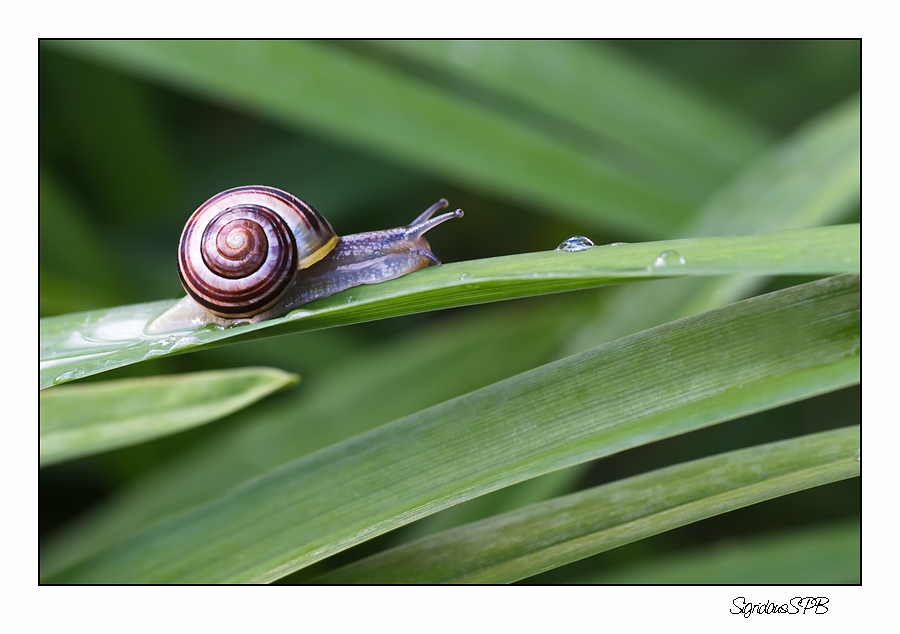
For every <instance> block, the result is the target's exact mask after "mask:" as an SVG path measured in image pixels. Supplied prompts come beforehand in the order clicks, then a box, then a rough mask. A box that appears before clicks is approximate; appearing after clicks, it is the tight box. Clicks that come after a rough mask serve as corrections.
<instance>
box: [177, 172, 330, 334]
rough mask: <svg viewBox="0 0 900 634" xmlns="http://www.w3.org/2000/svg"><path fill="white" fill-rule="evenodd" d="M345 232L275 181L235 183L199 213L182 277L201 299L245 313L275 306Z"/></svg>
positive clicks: (185, 244)
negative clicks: (300, 272)
mask: <svg viewBox="0 0 900 634" xmlns="http://www.w3.org/2000/svg"><path fill="white" fill-rule="evenodd" d="M337 243H338V237H337V235H336V234H335V232H334V229H332V228H331V225H330V224H328V221H327V220H325V218H323V217H322V215H321V214H320V213H319V212H318V211H316V210H315V209H314V208H313V207H312V206H311V205H309V204H308V203H306V202H304V201H302V200H300V199H299V198H297V197H296V196H293V195H291V194H289V193H287V192H285V191H282V190H280V189H275V188H274V187H262V186H250V187H236V188H234V189H229V190H227V191H224V192H221V193H219V194H216V195H215V196H213V197H212V198H210V199H209V200H207V201H206V202H205V203H203V204H202V205H200V207H199V208H198V209H197V211H195V212H194V213H193V215H192V216H191V217H190V219H189V220H188V222H187V224H186V225H185V227H184V232H183V233H182V234H181V241H180V243H179V245H178V275H179V277H180V278H181V284H182V285H183V286H184V290H185V291H187V293H188V295H190V296H191V297H192V298H193V299H194V301H196V302H197V303H198V304H200V305H201V306H203V307H204V308H206V309H207V310H209V311H210V312H211V313H214V314H216V315H219V316H222V317H227V318H241V317H249V316H251V315H255V314H257V313H260V312H262V311H265V310H266V309H268V308H270V307H272V306H274V305H275V304H276V303H277V302H278V300H280V299H281V298H282V296H284V294H285V293H286V292H287V290H288V289H289V288H290V286H291V284H292V283H293V281H294V276H295V274H296V272H297V270H299V269H304V268H307V267H309V266H311V265H313V264H315V263H316V262H318V261H319V260H321V259H322V258H323V257H325V256H326V255H328V253H329V252H331V250H332V249H334V247H335V246H336V245H337Z"/></svg>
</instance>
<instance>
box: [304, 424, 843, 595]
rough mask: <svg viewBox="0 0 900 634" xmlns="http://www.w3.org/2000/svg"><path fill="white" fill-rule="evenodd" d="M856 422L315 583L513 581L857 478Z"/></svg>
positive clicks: (393, 554) (535, 510) (599, 493)
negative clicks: (775, 499)
mask: <svg viewBox="0 0 900 634" xmlns="http://www.w3.org/2000/svg"><path fill="white" fill-rule="evenodd" d="M858 450H859V428H858V427H848V428H846V429H840V430H836V431H830V432H823V433H821V434H815V435H812V436H803V437H801V438H795V439H792V440H786V441H783V442H780V443H774V444H770V445H760V446H758V447H753V448H750V449H742V450H740V451H735V452H731V453H727V454H722V455H719V456H713V457H710V458H704V459H703V460H697V461H694V462H688V463H685V464H680V465H676V466H674V467H669V468H667V469H661V470H659V471H652V472H650V473H646V474H644V475H640V476H637V477H634V478H629V479H627V480H622V481H619V482H614V483H612V484H607V485H604V486H601V487H597V488H595V489H588V490H587V491H581V492H579V493H574V494H572V495H568V496H564V497H559V498H555V499H553V500H550V501H548V502H542V503H540V504H535V505H533V506H528V507H526V508H524V509H521V510H519V511H514V512H512V513H506V514H503V515H498V516H495V517H492V518H490V519H487V520H483V521H481V522H477V523H475V524H469V525H466V526H463V527H460V528H455V529H452V530H449V531H446V532H444V533H439V534H437V535H433V536H431V537H426V538H424V539H421V540H419V541H416V542H413V543H411V544H407V545H405V546H400V547H399V548H395V549H393V550H387V551H384V552H382V553H380V554H378V555H375V556H373V557H369V558H367V559H363V560H360V561H358V562H356V563H355V564H352V565H350V566H347V567H346V568H340V569H338V570H336V571H334V572H333V573H330V574H327V575H324V576H323V577H321V578H320V579H318V580H317V581H320V582H321V583H370V584H377V583H510V582H513V581H518V580H520V579H523V578H525V577H530V576H532V575H535V574H537V573H539V572H543V571H545V570H548V569H551V568H554V567H557V566H560V565H563V564H565V563H569V562H571V561H575V560H578V559H582V558H584V557H587V556H590V555H593V554H596V553H598V552H603V551H604V550H608V549H611V548H615V547H617V546H621V545H622V544H625V543H628V542H631V541H635V540H638V539H641V538H643V537H647V536H649V535H654V534H656V533H660V532H662V531H665V530H669V529H671V528H673V527H676V526H682V525H684V524H687V523H690V522H695V521H698V520H700V519H705V518H707V517H709V516H711V515H717V514H719V513H725V512H727V511H730V510H733V509H736V508H740V507H741V506H746V505H749V504H755V503H757V502H760V501H762V500H765V499H769V498H772V497H776V496H779V495H786V494H789V493H794V492H796V491H799V490H801V489H804V488H808V487H813V486H819V485H822V484H825V483H828V482H833V481H835V480H839V479H843V478H850V477H854V476H858V475H859V470H860V468H859V461H857V460H856V452H857V451H858Z"/></svg>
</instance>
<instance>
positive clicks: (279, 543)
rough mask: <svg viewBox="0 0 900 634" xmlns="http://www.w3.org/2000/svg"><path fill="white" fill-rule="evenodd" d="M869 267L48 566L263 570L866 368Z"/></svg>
mask: <svg viewBox="0 0 900 634" xmlns="http://www.w3.org/2000/svg"><path fill="white" fill-rule="evenodd" d="M859 293H860V290H859V276H857V275H842V276H838V277H834V278H827V279H823V280H819V281H817V282H812V283H809V284H804V285H802V286H797V287H794V288H790V289H786V290H783V291H778V292H775V293H771V294H769V295H765V296H761V297H757V298H753V299H750V300H746V301H743V302H739V303H737V304H733V305H730V306H727V307H725V308H722V309H719V310H716V311H711V312H709V313H704V314H702V315H697V316H694V317H690V318H687V319H684V320H681V321H678V322H673V323H671V324H666V325H664V326H660V327H658V328H655V329H652V330H648V331H644V332H642V333H638V334H637V335H634V336H631V337H627V338H625V339H622V340H619V341H616V342H613V343H611V344H608V345H606V346H601V347H600V348H597V349H594V350H590V351H587V352H585V353H582V354H579V355H575V356H573V357H569V358H566V359H564V360H562V361H559V362H557V363H553V364H550V365H547V366H543V367H541V368H538V369H536V370H532V371H530V372H526V373H525V374H521V375H519V376H517V377H513V378H512V379H508V380H506V381H503V382H500V383H497V384H495V385H492V386H490V387H487V388H484V389H481V390H478V391H475V392H472V393H470V394H467V395H465V396H462V397H460V398H457V399H453V400H451V401H448V402H446V403H444V404H442V405H438V406H436V407H432V408H429V409H427V410H424V411H421V412H418V413H417V414H413V415H411V416H408V417H405V418H403V419H400V420H398V421H395V422H394V423H391V424H388V425H385V426H383V427H380V428H378V429H376V430H373V431H372V432H369V433H367V434H363V435H361V436H358V437H356V438H354V439H351V440H349V441H346V442H342V443H339V444H337V445H334V446H332V447H329V448H327V449H324V450H322V451H319V452H317V453H315V454H312V455H310V456H307V457H305V458H302V459H300V460H297V461H295V462H293V463H291V464H289V465H286V466H285V467H282V468H280V469H278V470H276V471H273V472H270V473H269V474H266V475H265V476H263V477H261V478H257V479H255V480H252V481H250V482H247V483H245V484H244V485H242V486H240V487H238V488H236V489H233V490H232V491H231V492H230V493H228V494H227V495H225V496H223V497H222V498H219V499H217V500H215V501H212V502H210V503H208V504H206V505H204V506H202V507H198V508H196V509H194V510H192V511H189V512H187V513H184V514H182V515H180V516H177V517H174V518H172V519H170V520H168V521H165V522H163V523H161V524H158V525H157V526H155V527H153V528H151V529H149V530H147V531H145V532H143V533H140V534H138V535H136V536H134V537H132V538H130V539H127V540H125V541H124V542H122V543H120V544H118V545H116V546H114V547H112V548H110V549H109V550H107V551H105V552H103V553H100V554H98V555H97V556H95V557H92V558H90V559H88V560H87V561H84V562H82V563H81V564H78V565H76V566H75V567H73V568H71V569H69V570H67V571H66V572H64V573H62V574H61V575H59V576H57V577H54V578H52V579H50V581H59V582H92V581H93V582H145V583H146V582H265V581H271V580H274V579H277V578H279V577H282V576H284V575H286V574H289V573H290V572H292V571H294V570H297V569H299V568H302V567H304V566H307V565H309V564H311V563H314V562H316V561H319V560H321V559H323V558H325V557H328V556H329V555H331V554H334V553H336V552H339V551H341V550H344V549H346V548H349V547H350V546H352V545H354V544H358V543H360V542H362V541H365V540H367V539H370V538H372V537H374V536H376V535H379V534H381V533H384V532H386V531H389V530H391V529H393V528H396V527H398V526H401V525H404V524H407V523H409V522H412V521H414V520H416V519H418V518H420V517H424V516H426V515H428V514H430V513H434V512H436V511H438V510H440V509H442V508H447V507H448V506H451V505H453V504H457V503H459V502H462V501H465V500H468V499H472V498H474V497H477V496H478V495H482V494H484V493H487V492H489V491H492V490H496V489H499V488H502V487H505V486H509V485H511V484H514V483H516V482H521V481H523V480H527V479H529V478H532V477H535V476H537V475H540V474H542V473H547V472H550V471H554V470H556V469H561V468H564V467H566V466H570V465H573V464H578V463H582V462H585V461H588V460H591V459H594V458H598V457H601V456H604V455H609V454H612V453H615V452H618V451H622V450H625V449H628V448H631V447H635V446H639V445H642V444H646V443H649V442H652V441H654V440H658V439H661V438H665V437H670V436H673V435H677V434H681V433H685V432H687V431H691V430H694V429H699V428H701V427H705V426H708V425H712V424H715V423H716V422H720V421H724V420H728V419H732V418H736V417H739V416H742V415H746V414H749V413H751V412H755V411H761V410H764V409H768V408H772V407H777V406H779V405H782V404H785V403H788V402H793V401H796V400H800V399H803V398H807V397H810V396H813V395H815V394H821V393H824V392H828V391H831V390H835V389H839V388H841V387H846V386H848V385H853V384H856V383H858V381H859V371H860V370H859V367H860V366H859V346H860V344H859V323H860V321H859V319H860V314H859V310H860V308H859V306H860V298H859V297H860V296H859Z"/></svg>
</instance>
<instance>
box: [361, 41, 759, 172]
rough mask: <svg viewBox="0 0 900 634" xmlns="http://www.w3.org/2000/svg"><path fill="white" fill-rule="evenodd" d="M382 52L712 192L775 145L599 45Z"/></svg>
mask: <svg viewBox="0 0 900 634" xmlns="http://www.w3.org/2000/svg"><path fill="white" fill-rule="evenodd" d="M373 44H374V45H375V46H377V47H380V48H383V49H387V50H390V51H393V52H395V53H399V54H401V55H404V56H406V57H409V58H411V59H415V60H417V61H420V62H424V63H427V64H428V65H430V66H432V67H435V68H439V69H441V70H443V71H447V72H450V73H452V74H454V75H456V76H458V77H460V78H463V79H466V80H469V81H474V82H477V83H479V84H480V85H482V86H484V87H486V88H489V89H491V90H494V91H496V92H498V93H500V94H503V95H505V96H507V97H511V98H513V99H515V100H517V101H520V102H522V103H526V104H529V105H530V106H533V107H535V108H538V109H539V110H541V111H543V112H547V113H550V114H552V115H554V116H557V117H559V118H560V119H563V120H565V121H567V122H569V123H571V124H575V125H577V126H579V127H580V128H582V129H584V130H588V131H590V132H593V133H595V134H598V135H600V136H602V137H604V138H607V139H611V140H613V141H615V142H617V143H619V144H621V145H622V146H624V147H626V148H629V149H631V150H635V151H637V152H639V153H640V154H641V155H643V156H645V157H647V158H648V159H652V160H653V161H654V162H656V163H659V164H660V165H661V166H665V169H667V170H670V171H671V172H673V173H675V174H679V175H681V176H682V177H684V178H688V179H692V180H696V181H698V183H701V184H703V185H704V186H705V187H707V188H708V187H710V186H711V185H712V184H714V183H717V182H719V181H721V180H722V179H723V178H724V177H726V176H728V175H730V174H731V173H732V172H734V171H736V170H737V169H738V168H740V167H743V165H744V163H745V162H747V161H748V160H749V159H750V158H752V157H754V156H755V155H756V154H758V153H759V152H761V151H762V149H763V147H764V142H765V139H766V136H767V135H766V134H765V133H764V132H763V131H762V130H761V129H759V128H758V127H757V126H756V125H754V124H752V123H751V122H749V121H745V120H743V119H742V118H741V117H740V116H739V115H738V114H737V113H731V112H726V111H725V109H724V108H723V107H721V106H719V105H718V104H712V103H709V102H707V101H706V100H704V99H703V98H702V97H700V96H699V95H696V94H693V93H692V92H690V91H689V90H686V89H685V88H684V87H682V86H680V85H678V84H677V83H675V82H673V81H672V80H671V79H668V78H665V77H663V76H662V75H660V74H657V73H655V72H653V71H652V70H650V69H647V68H644V67H642V66H641V65H640V64H638V63H636V62H634V61H632V60H630V59H628V57H627V56H625V55H623V54H621V53H618V52H616V51H615V50H613V49H611V48H609V47H601V46H599V45H597V44H588V43H586V42H573V41H553V40H544V41H540V42H533V41H521V40H480V41H453V40H381V41H378V42H374V43H373ZM660 104H665V108H661V107H660Z"/></svg>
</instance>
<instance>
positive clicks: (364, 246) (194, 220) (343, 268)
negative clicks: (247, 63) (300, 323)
mask: <svg viewBox="0 0 900 634" xmlns="http://www.w3.org/2000/svg"><path fill="white" fill-rule="evenodd" d="M446 206H447V201H446V200H444V199H441V200H440V201H438V202H437V203H435V204H434V205H432V206H431V207H429V208H428V209H427V210H426V211H425V212H424V213H422V214H421V215H420V216H419V217H418V218H416V219H415V220H414V221H413V222H412V223H410V224H409V225H407V226H405V227H397V228H395V229H387V230H383V231H371V232H367V233H357V234H353V235H348V236H343V237H340V236H338V235H337V234H336V233H335V232H334V229H332V227H331V225H330V224H329V223H328V221H327V220H326V219H325V218H324V217H323V216H322V215H321V214H320V213H319V212H318V211H316V210H315V208H313V207H312V205H309V204H308V203H306V202H305V201H303V200H301V199H299V198H297V197H295V196H293V195H291V194H289V193H287V192H285V191H282V190H280V189H276V188H274V187H262V186H250V187H237V188H234V189H229V190H227V191H224V192H222V193H220V194H216V195H215V196H213V197H212V198H210V199H209V200H208V201H206V202H205V203H203V204H202V205H201V206H200V207H199V208H198V209H197V210H196V211H195V212H194V213H193V214H192V215H191V217H190V219H189V220H188V222H187V224H186V225H185V228H184V231H183V233H182V235H181V240H180V242H179V246H178V275H179V278H180V279H181V283H182V286H184V289H185V291H187V293H188V296H187V297H185V298H184V299H182V300H180V301H179V302H178V303H176V304H175V305H174V306H172V307H171V308H170V309H169V310H167V311H166V312H165V313H163V314H162V315H160V316H159V317H158V318H157V319H156V320H154V321H153V322H152V323H151V324H150V326H149V327H148V328H147V332H148V333H150V334H156V333H162V332H170V331H174V330H184V329H188V328H195V327H198V326H204V325H207V324H216V325H219V326H232V325H236V324H240V323H256V322H259V321H263V320H265V319H271V318H273V317H279V316H281V315H284V314H285V313H287V312H289V311H291V310H293V309H294V308H296V307H298V306H302V305H303V304H306V303H307V302H311V301H313V300H315V299H320V298H322V297H328V296H329V295H333V294H334V293H338V292H340V291H343V290H346V289H348V288H352V287H354V286H359V285H361V284H377V283H380V282H384V281H387V280H392V279H395V278H398V277H401V276H403V275H406V274H407V273H411V272H413V271H416V270H418V269H421V268H425V267H427V266H433V265H438V264H440V260H439V259H438V258H437V257H436V256H435V255H434V254H433V253H432V252H431V247H430V245H429V244H428V242H427V241H426V240H425V238H424V234H425V232H426V231H428V230H429V229H431V228H432V227H435V226H437V225H438V224H441V223H442V222H445V221H446V220H449V219H451V218H460V217H462V215H463V212H462V210H461V209H457V210H456V211H453V212H449V213H445V214H442V215H440V216H437V217H432V216H434V214H435V212H437V211H438V210H440V209H443V208H445V207H446Z"/></svg>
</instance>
